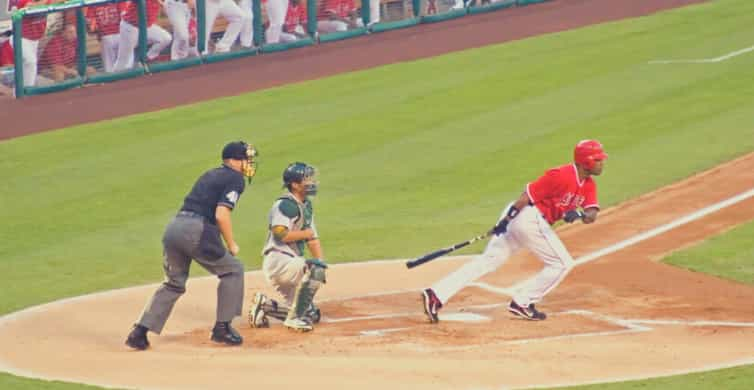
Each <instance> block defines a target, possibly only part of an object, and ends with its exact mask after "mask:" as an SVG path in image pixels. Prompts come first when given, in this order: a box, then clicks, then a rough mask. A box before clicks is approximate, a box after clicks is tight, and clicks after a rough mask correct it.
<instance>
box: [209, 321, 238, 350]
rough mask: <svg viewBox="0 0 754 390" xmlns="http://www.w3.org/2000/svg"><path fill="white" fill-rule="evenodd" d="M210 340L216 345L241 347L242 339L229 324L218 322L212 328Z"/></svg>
mask: <svg viewBox="0 0 754 390" xmlns="http://www.w3.org/2000/svg"><path fill="white" fill-rule="evenodd" d="M210 339H211V340H212V341H214V342H216V343H223V344H228V345H241V344H242V343H243V338H242V337H241V335H240V334H238V332H236V330H235V329H233V327H232V326H230V323H229V322H218V323H216V324H215V327H214V328H212V336H211V337H210Z"/></svg>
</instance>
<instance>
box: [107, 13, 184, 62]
mask: <svg viewBox="0 0 754 390" xmlns="http://www.w3.org/2000/svg"><path fill="white" fill-rule="evenodd" d="M171 39H172V36H171V35H170V33H169V32H167V31H165V29H164V28H162V27H160V26H158V25H156V24H153V25H151V26H149V27H147V44H149V43H152V46H150V47H149V50H147V60H149V61H151V60H154V59H155V58H157V56H159V55H160V53H161V52H162V50H163V49H165V48H166V47H167V46H168V45H169V44H170V40H171ZM138 44H139V28H138V27H136V26H133V25H131V23H128V22H126V21H125V20H121V21H120V39H119V40H118V59H117V60H116V61H115V67H114V69H113V70H114V71H116V72H117V71H121V70H125V69H130V68H132V67H133V66H134V49H136V46H137V45H138Z"/></svg>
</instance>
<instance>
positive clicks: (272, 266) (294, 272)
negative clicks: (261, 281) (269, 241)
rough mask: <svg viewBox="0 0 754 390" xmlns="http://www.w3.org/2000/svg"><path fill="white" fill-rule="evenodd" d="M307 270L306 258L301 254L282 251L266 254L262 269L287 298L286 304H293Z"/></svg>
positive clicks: (266, 276)
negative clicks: (288, 253)
mask: <svg viewBox="0 0 754 390" xmlns="http://www.w3.org/2000/svg"><path fill="white" fill-rule="evenodd" d="M305 270H306V259H304V258H303V257H300V256H295V257H291V256H288V255H286V254H283V253H281V252H277V251H272V252H270V253H268V254H267V255H265V256H264V261H263V262H262V271H263V272H264V277H265V278H266V279H267V283H269V284H270V286H272V287H274V288H275V290H277V292H279V293H280V295H281V296H282V297H283V298H284V299H285V304H286V305H287V306H289V307H290V306H291V304H293V297H294V296H295V294H296V287H298V285H299V283H300V282H301V279H302V278H303V277H304V272H305Z"/></svg>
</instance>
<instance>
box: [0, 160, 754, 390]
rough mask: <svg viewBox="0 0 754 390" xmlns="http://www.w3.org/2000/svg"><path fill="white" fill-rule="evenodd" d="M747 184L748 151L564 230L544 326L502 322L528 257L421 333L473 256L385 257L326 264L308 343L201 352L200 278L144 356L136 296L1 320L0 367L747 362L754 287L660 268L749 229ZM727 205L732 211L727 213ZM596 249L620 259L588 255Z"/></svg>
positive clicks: (279, 338) (602, 375)
mask: <svg viewBox="0 0 754 390" xmlns="http://www.w3.org/2000/svg"><path fill="white" fill-rule="evenodd" d="M751 183H754V154H750V155H747V156H744V157H742V158H739V159H737V160H735V161H732V162H730V163H727V164H725V165H723V166H720V167H718V168H716V169H713V170H711V171H709V172H705V173H702V174H699V175H697V176H694V177H691V178H689V179H687V180H684V181H682V182H680V183H678V184H675V185H672V186H669V187H666V188H663V189H661V190H659V191H655V192H653V193H651V194H648V195H645V196H642V197H640V198H638V199H635V200H632V201H629V202H626V203H624V204H621V205H619V206H617V207H614V208H612V209H609V210H606V211H605V212H604V213H603V214H602V215H601V218H600V220H599V221H598V223H597V224H594V225H580V224H579V225H571V226H567V227H564V228H562V229H558V231H559V234H560V235H561V237H562V238H563V241H564V243H565V244H566V246H567V247H568V248H569V249H570V250H571V252H572V253H573V254H574V255H575V257H577V258H576V261H577V263H579V265H578V266H577V267H576V268H575V269H574V270H573V272H572V273H571V275H569V276H568V278H567V279H566V280H565V281H564V282H563V284H562V285H561V286H560V287H559V288H558V289H557V290H555V291H554V292H553V293H552V294H550V295H549V296H548V297H547V299H546V300H545V302H543V303H542V305H541V307H540V309H541V310H544V311H546V312H547V313H548V314H549V315H550V316H549V318H548V319H547V320H546V321H542V322H529V321H522V320H519V319H516V318H514V317H512V316H511V315H509V314H508V313H507V311H506V305H507V303H508V299H509V298H508V296H507V291H508V289H507V287H508V286H510V285H512V284H514V283H515V282H517V281H519V280H521V279H522V278H524V277H526V276H528V275H530V274H532V273H534V272H536V271H537V269H538V268H539V267H540V266H541V265H540V263H539V262H538V261H537V260H535V259H533V258H532V257H531V256H530V255H528V254H526V253H524V254H521V255H519V256H516V257H514V258H512V259H511V260H510V261H509V262H508V263H507V264H505V265H504V266H503V267H501V268H500V269H499V270H498V271H496V272H495V273H493V274H491V275H488V276H486V277H485V278H483V280H481V281H480V282H478V283H476V284H475V285H473V286H470V287H469V288H466V289H464V290H462V291H461V293H459V294H458V295H457V296H456V297H454V298H453V299H452V300H451V301H450V302H449V303H448V305H447V306H446V307H445V308H444V309H443V310H442V312H441V322H440V323H439V324H437V325H432V324H428V323H427V322H426V321H425V319H424V315H423V313H422V309H421V304H420V299H419V291H420V289H421V288H422V287H424V286H427V285H429V284H430V283H432V282H433V281H435V280H437V279H438V278H440V277H441V276H443V275H445V274H446V273H448V272H450V271H451V270H453V269H455V268H456V267H458V266H459V265H460V264H461V263H462V262H464V261H466V260H467V259H468V257H456V258H448V259H442V260H438V261H435V262H432V263H429V264H426V265H423V266H422V267H420V268H416V269H413V270H410V271H409V270H406V269H405V267H404V266H403V262H402V261H378V262H367V263H357V264H345V265H336V266H333V267H331V270H330V271H331V272H330V274H329V275H328V280H329V281H328V284H327V285H326V286H325V287H324V288H323V289H322V291H321V293H320V295H319V299H320V301H319V303H320V305H321V308H322V311H323V313H324V317H323V321H322V323H320V324H318V326H317V328H316V329H315V331H314V332H311V333H306V334H300V333H295V332H291V331H288V330H286V329H284V328H283V327H282V325H281V324H280V323H279V322H273V324H272V327H271V328H269V329H252V328H250V327H249V325H248V324H247V323H246V322H245V319H244V320H242V321H239V323H238V324H237V326H238V328H239V330H240V332H241V333H242V334H243V336H244V337H245V343H244V345H243V346H242V347H240V348H233V347H222V346H217V345H215V344H213V343H211V342H210V341H209V340H208V335H209V328H210V326H211V321H212V318H214V310H215V308H214V302H215V299H214V295H215V286H216V281H215V280H214V279H213V278H197V279H191V280H190V282H189V286H188V293H187V294H186V295H185V296H184V297H183V298H182V299H181V300H180V301H179V303H178V305H177V306H176V309H175V311H174V314H173V316H172V318H171V319H170V321H169V322H168V325H167V328H166V331H165V333H164V334H163V335H162V336H152V348H151V349H150V350H149V351H146V352H133V351H130V350H128V349H127V348H126V347H125V346H124V345H123V340H124V337H125V335H126V333H127V332H128V328H129V326H130V324H131V323H132V321H133V320H134V317H135V316H137V315H138V313H139V312H140V309H141V307H142V305H143V304H144V302H145V301H146V299H147V297H148V296H150V295H151V293H152V292H153V291H154V288H155V286H142V287H134V288H129V289H124V290H116V291H110V292H105V293H99V294H94V295H90V296H85V297H79V298H74V299H69V300H64V301H59V302H54V303H51V304H47V305H43V306H40V307H36V308H32V309H29V310H25V311H22V312H19V313H15V314H12V315H9V316H5V317H3V318H2V319H0V343H2V345H3V348H2V350H1V351H0V367H1V368H3V369H4V370H7V371H10V372H14V373H18V374H26V375H30V376H34V377H42V378H55V379H61V380H68V381H76V382H85V383H91V384H98V385H107V386H117V387H139V388H181V389H185V388H210V387H217V386H221V385H228V386H234V387H236V386H241V387H246V386H259V385H273V386H281V385H282V386H283V387H285V388H288V387H291V386H295V385H302V386H304V385H305V386H307V387H310V388H316V389H330V388H343V387H346V386H355V387H358V388H366V389H371V388H374V389H377V388H379V389H382V388H384V387H385V386H390V387H391V388H411V389H421V388H432V389H437V388H459V387H460V388H483V387H495V388H499V387H501V386H505V387H508V386H510V387H517V386H533V385H558V384H573V383H584V382H593V381H609V380H617V379H626V378H634V377H648V376H657V375H668V374H673V373H679V372H688V371H694V370H704V369H710V368H714V367H721V366H727V365H733V364H740V363H744V362H749V363H751V362H754V353H753V352H752V351H751V348H750V346H751V343H750V340H751V339H752V337H754V307H753V306H752V305H751V304H750V303H751V301H752V300H753V299H754V288H752V287H749V286H745V285H741V284H736V283H733V282H729V281H725V280H721V279H717V278H714V277H710V276H707V275H703V274H698V273H694V272H689V271H685V270H682V269H677V268H674V267H671V266H667V265H665V264H662V263H658V262H657V261H656V259H657V258H659V257H660V256H662V255H663V254H666V253H668V252H669V251H672V250H675V249H678V248H682V247H685V246H688V245H691V244H693V243H694V242H697V241H699V240H701V239H703V238H705V237H709V236H710V235H713V234H717V233H720V232H722V231H725V230H726V229H729V228H731V227H733V226H735V225H737V224H741V223H744V222H746V221H749V220H752V219H754V191H752V188H749V187H750V186H751ZM741 194H743V195H744V196H741ZM736 196H739V198H738V202H735V203H734V202H727V203H726V202H725V201H726V200H730V199H731V198H732V197H736ZM709 207H713V208H709ZM704 210H707V212H706V213H702V212H700V211H704ZM679 221H683V222H684V223H682V224H681V223H679ZM675 225H678V226H677V227H675V228H672V229H669V228H668V229H664V230H666V231H664V230H663V229H662V227H663V226H671V227H672V226H675ZM658 227H659V229H658ZM647 232H650V233H652V232H654V233H653V234H648V233H647ZM637 237H643V238H644V239H643V240H638V239H637ZM605 248H613V249H612V250H610V251H608V252H609V253H607V254H606V255H604V256H601V257H594V256H590V254H592V253H595V251H599V250H604V249H605ZM246 282H247V286H248V289H247V301H248V300H250V299H251V297H252V296H253V293H254V292H257V291H263V292H265V293H267V294H270V295H273V296H274V293H273V292H272V291H270V290H269V288H268V287H267V286H266V285H265V283H264V281H263V278H262V276H261V275H260V274H259V272H250V273H248V274H247V280H246ZM247 304H248V302H247ZM247 309H248V308H247ZM51 324H54V326H51ZM29 334H34V335H35V337H34V338H33V339H32V338H29V337H28V335H29Z"/></svg>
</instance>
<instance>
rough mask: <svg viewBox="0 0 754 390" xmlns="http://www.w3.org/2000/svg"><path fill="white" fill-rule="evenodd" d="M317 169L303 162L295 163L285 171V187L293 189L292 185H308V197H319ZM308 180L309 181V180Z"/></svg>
mask: <svg viewBox="0 0 754 390" xmlns="http://www.w3.org/2000/svg"><path fill="white" fill-rule="evenodd" d="M316 176H317V169H316V168H314V167H313V166H311V165H307V164H306V163H302V162H295V163H291V164H290V165H288V167H286V168H285V170H284V171H283V185H284V186H285V187H286V188H288V189H289V190H290V189H291V183H301V182H304V181H307V183H306V195H308V196H314V195H317V190H318V187H319V182H318V181H317V179H316ZM307 179H308V180H307Z"/></svg>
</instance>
